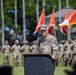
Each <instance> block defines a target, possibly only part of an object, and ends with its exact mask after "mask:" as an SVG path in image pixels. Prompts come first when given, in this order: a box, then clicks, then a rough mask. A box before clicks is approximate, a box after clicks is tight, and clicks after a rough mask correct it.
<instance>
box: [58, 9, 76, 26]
mask: <svg viewBox="0 0 76 75" xmlns="http://www.w3.org/2000/svg"><path fill="white" fill-rule="evenodd" d="M73 24H76V10H75V11H74V12H73V13H72V14H71V15H70V16H69V18H67V19H66V20H65V21H63V22H62V23H61V24H59V26H64V25H65V26H70V25H73Z"/></svg>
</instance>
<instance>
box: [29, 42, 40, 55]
mask: <svg viewBox="0 0 76 75" xmlns="http://www.w3.org/2000/svg"><path fill="white" fill-rule="evenodd" d="M30 51H31V53H32V54H37V53H39V52H38V45H37V41H33V45H32V46H31V47H30Z"/></svg>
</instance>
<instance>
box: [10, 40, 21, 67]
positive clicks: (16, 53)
mask: <svg viewBox="0 0 76 75" xmlns="http://www.w3.org/2000/svg"><path fill="white" fill-rule="evenodd" d="M11 50H12V52H13V63H14V65H15V66H19V54H20V45H19V40H16V41H15V44H14V45H13V46H12V48H11Z"/></svg>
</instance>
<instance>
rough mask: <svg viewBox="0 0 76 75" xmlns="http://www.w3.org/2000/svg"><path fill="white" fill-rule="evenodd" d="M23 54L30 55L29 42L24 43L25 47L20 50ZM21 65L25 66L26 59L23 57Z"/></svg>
mask: <svg viewBox="0 0 76 75" xmlns="http://www.w3.org/2000/svg"><path fill="white" fill-rule="evenodd" d="M20 51H21V52H22V54H30V46H29V45H28V41H25V42H24V45H23V46H22V47H21V48H20ZM21 65H24V57H23V55H22V56H21Z"/></svg>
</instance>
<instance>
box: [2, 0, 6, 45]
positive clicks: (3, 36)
mask: <svg viewBox="0 0 76 75" xmlns="http://www.w3.org/2000/svg"><path fill="white" fill-rule="evenodd" d="M1 12H2V46H3V45H4V41H5V35H4V11H3V0H1Z"/></svg>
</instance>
